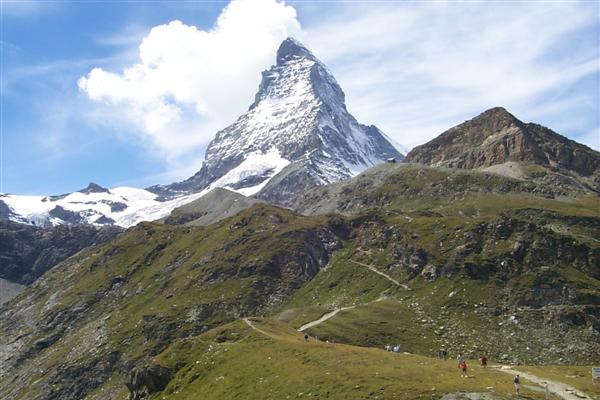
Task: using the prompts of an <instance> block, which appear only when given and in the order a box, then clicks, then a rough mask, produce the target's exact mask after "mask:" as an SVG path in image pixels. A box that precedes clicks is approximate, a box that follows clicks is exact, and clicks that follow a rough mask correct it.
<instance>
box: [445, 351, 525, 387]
mask: <svg viewBox="0 0 600 400" xmlns="http://www.w3.org/2000/svg"><path fill="white" fill-rule="evenodd" d="M444 352H445V350H444ZM438 355H439V353H438ZM456 362H457V364H458V369H459V370H460V376H461V377H463V378H467V377H468V375H467V369H468V366H467V362H466V360H465V357H464V356H463V355H462V353H458V356H456ZM479 362H480V363H481V366H482V367H483V368H487V363H488V356H487V354H485V353H484V354H482V355H481V357H479ZM513 383H514V385H515V391H516V392H517V395H519V391H520V390H521V378H520V377H519V375H518V374H517V375H516V376H515V378H514V379H513Z"/></svg>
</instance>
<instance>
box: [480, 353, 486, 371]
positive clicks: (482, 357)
mask: <svg viewBox="0 0 600 400" xmlns="http://www.w3.org/2000/svg"><path fill="white" fill-rule="evenodd" d="M487 362H488V358H487V355H486V354H485V353H483V355H482V356H481V366H482V367H483V368H486V367H487Z"/></svg>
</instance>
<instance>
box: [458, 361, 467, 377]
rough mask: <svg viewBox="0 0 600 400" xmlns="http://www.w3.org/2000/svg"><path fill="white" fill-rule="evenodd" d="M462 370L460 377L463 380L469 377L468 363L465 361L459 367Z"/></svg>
mask: <svg viewBox="0 0 600 400" xmlns="http://www.w3.org/2000/svg"><path fill="white" fill-rule="evenodd" d="M458 367H459V368H460V376H461V377H463V378H466V377H467V363H466V361H465V360H463V361H462V362H461V363H460V365H459V366H458Z"/></svg>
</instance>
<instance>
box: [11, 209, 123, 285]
mask: <svg viewBox="0 0 600 400" xmlns="http://www.w3.org/2000/svg"><path fill="white" fill-rule="evenodd" d="M120 232H122V229H120V228H118V227H102V228H99V227H95V226H91V225H76V226H68V225H59V226H56V227H51V228H40V227H36V226H31V225H25V224H19V223H17V222H12V221H2V220H0V278H3V279H6V280H8V281H10V282H14V283H18V284H21V285H30V284H31V283H33V282H34V281H35V280H36V279H37V278H39V277H40V276H41V275H43V274H44V273H45V272H46V271H48V270H49V269H51V268H52V267H53V266H55V265H56V264H58V263H60V262H61V261H63V260H65V259H67V258H68V257H70V256H72V255H73V254H75V253H77V252H78V251H80V250H82V249H84V248H86V247H89V246H93V245H97V244H101V243H105V242H107V241H109V240H110V239H112V238H114V237H115V236H116V235H117V234H119V233H120Z"/></svg>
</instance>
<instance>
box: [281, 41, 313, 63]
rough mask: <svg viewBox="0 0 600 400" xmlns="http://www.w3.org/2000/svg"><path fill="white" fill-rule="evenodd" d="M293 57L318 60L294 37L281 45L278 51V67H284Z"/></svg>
mask: <svg viewBox="0 0 600 400" xmlns="http://www.w3.org/2000/svg"><path fill="white" fill-rule="evenodd" d="M293 57H304V58H308V59H312V60H316V57H315V56H314V55H313V53H311V52H310V50H308V49H307V48H306V47H305V46H304V45H303V44H302V43H300V42H299V41H298V40H296V39H294V38H292V37H288V38H287V39H285V40H284V41H283V42H282V43H281V45H279V49H278V50H277V65H278V66H279V65H282V64H284V63H285V62H286V61H288V60H290V59H291V58H293Z"/></svg>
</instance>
